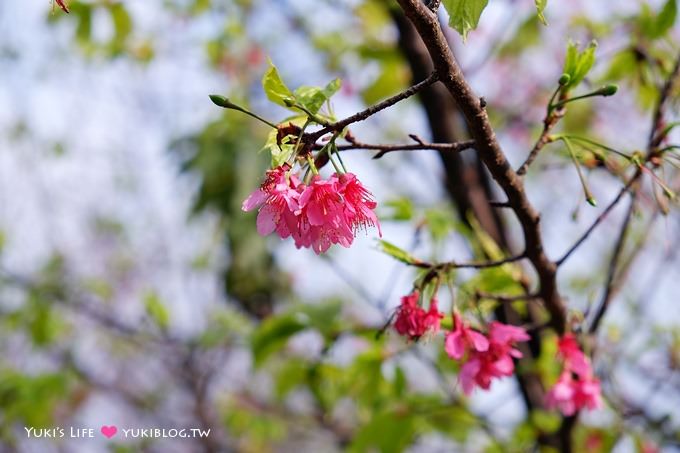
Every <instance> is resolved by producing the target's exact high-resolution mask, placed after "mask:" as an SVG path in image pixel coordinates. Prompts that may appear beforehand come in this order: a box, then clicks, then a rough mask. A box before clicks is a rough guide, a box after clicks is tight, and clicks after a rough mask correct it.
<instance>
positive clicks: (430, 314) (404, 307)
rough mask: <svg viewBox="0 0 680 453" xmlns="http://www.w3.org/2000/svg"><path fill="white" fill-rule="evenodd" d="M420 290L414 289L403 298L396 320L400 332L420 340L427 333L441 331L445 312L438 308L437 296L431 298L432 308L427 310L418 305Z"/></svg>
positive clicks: (395, 324) (395, 325)
mask: <svg viewBox="0 0 680 453" xmlns="http://www.w3.org/2000/svg"><path fill="white" fill-rule="evenodd" d="M419 299H420V292H419V291H418V290H415V291H413V292H412V293H411V294H409V295H408V296H404V297H402V298H401V305H400V306H399V311H398V313H397V319H396V320H395V322H394V328H395V330H396V331H397V333H399V335H403V336H405V337H408V338H409V339H411V340H418V339H419V338H420V337H422V336H423V335H425V334H426V333H428V332H430V333H433V334H435V333H437V332H439V328H440V322H441V319H442V318H443V317H444V313H441V312H440V311H439V309H438V308H437V298H436V297H433V298H432V299H431V300H430V308H429V309H428V310H427V311H425V309H423V308H422V307H420V306H419V305H418V300H419Z"/></svg>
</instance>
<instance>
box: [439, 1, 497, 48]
mask: <svg viewBox="0 0 680 453" xmlns="http://www.w3.org/2000/svg"><path fill="white" fill-rule="evenodd" d="M442 3H443V4H444V7H445V8H446V10H447V11H448V12H449V26H450V27H451V28H454V29H455V30H456V31H457V32H458V33H460V34H461V36H462V37H463V41H465V40H466V39H467V35H468V32H469V31H470V30H474V29H475V28H477V24H479V18H480V17H481V15H482V11H484V8H486V5H487V4H488V3H489V0H444V1H443V2H442Z"/></svg>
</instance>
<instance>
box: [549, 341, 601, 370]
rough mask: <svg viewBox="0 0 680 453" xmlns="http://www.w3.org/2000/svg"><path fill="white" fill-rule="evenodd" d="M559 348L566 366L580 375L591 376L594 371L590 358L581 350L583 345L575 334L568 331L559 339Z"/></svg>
mask: <svg viewBox="0 0 680 453" xmlns="http://www.w3.org/2000/svg"><path fill="white" fill-rule="evenodd" d="M557 348H558V351H559V353H560V355H561V356H562V358H563V359H564V363H565V366H566V367H567V368H568V369H570V370H571V371H573V372H574V373H576V374H578V375H579V376H583V377H586V376H590V375H591V374H592V373H593V371H592V368H591V366H590V360H588V357H586V355H585V354H584V353H583V351H581V347H580V346H579V344H578V341H576V337H574V335H573V334H571V333H567V334H565V335H564V336H562V338H560V339H559V340H558V343H557Z"/></svg>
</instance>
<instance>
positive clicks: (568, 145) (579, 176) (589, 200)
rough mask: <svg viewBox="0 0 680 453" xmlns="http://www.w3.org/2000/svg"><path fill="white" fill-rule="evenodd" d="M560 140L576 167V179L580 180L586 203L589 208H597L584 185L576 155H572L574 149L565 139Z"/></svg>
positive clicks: (584, 179) (585, 184)
mask: <svg viewBox="0 0 680 453" xmlns="http://www.w3.org/2000/svg"><path fill="white" fill-rule="evenodd" d="M560 138H561V140H562V141H563V142H564V146H566V148H567V151H569V155H571V159H572V160H573V161H574V165H575V166H576V171H577V172H578V178H579V179H580V180H581V185H582V186H583V192H584V193H585V196H586V201H587V202H588V204H590V205H591V206H597V201H596V200H595V197H593V194H592V193H591V192H590V189H589V188H588V184H587V183H586V178H585V177H584V176H583V171H582V170H581V164H580V163H579V161H578V159H577V158H576V153H574V149H573V148H572V146H571V142H570V141H569V139H568V138H567V137H560Z"/></svg>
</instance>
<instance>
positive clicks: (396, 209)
mask: <svg viewBox="0 0 680 453" xmlns="http://www.w3.org/2000/svg"><path fill="white" fill-rule="evenodd" d="M383 206H387V207H388V208H391V213H390V214H388V215H385V216H381V218H384V219H389V220H402V221H403V220H411V219H412V218H413V202H412V201H411V199H410V198H407V197H401V198H397V199H394V200H389V201H386V202H384V203H383Z"/></svg>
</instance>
